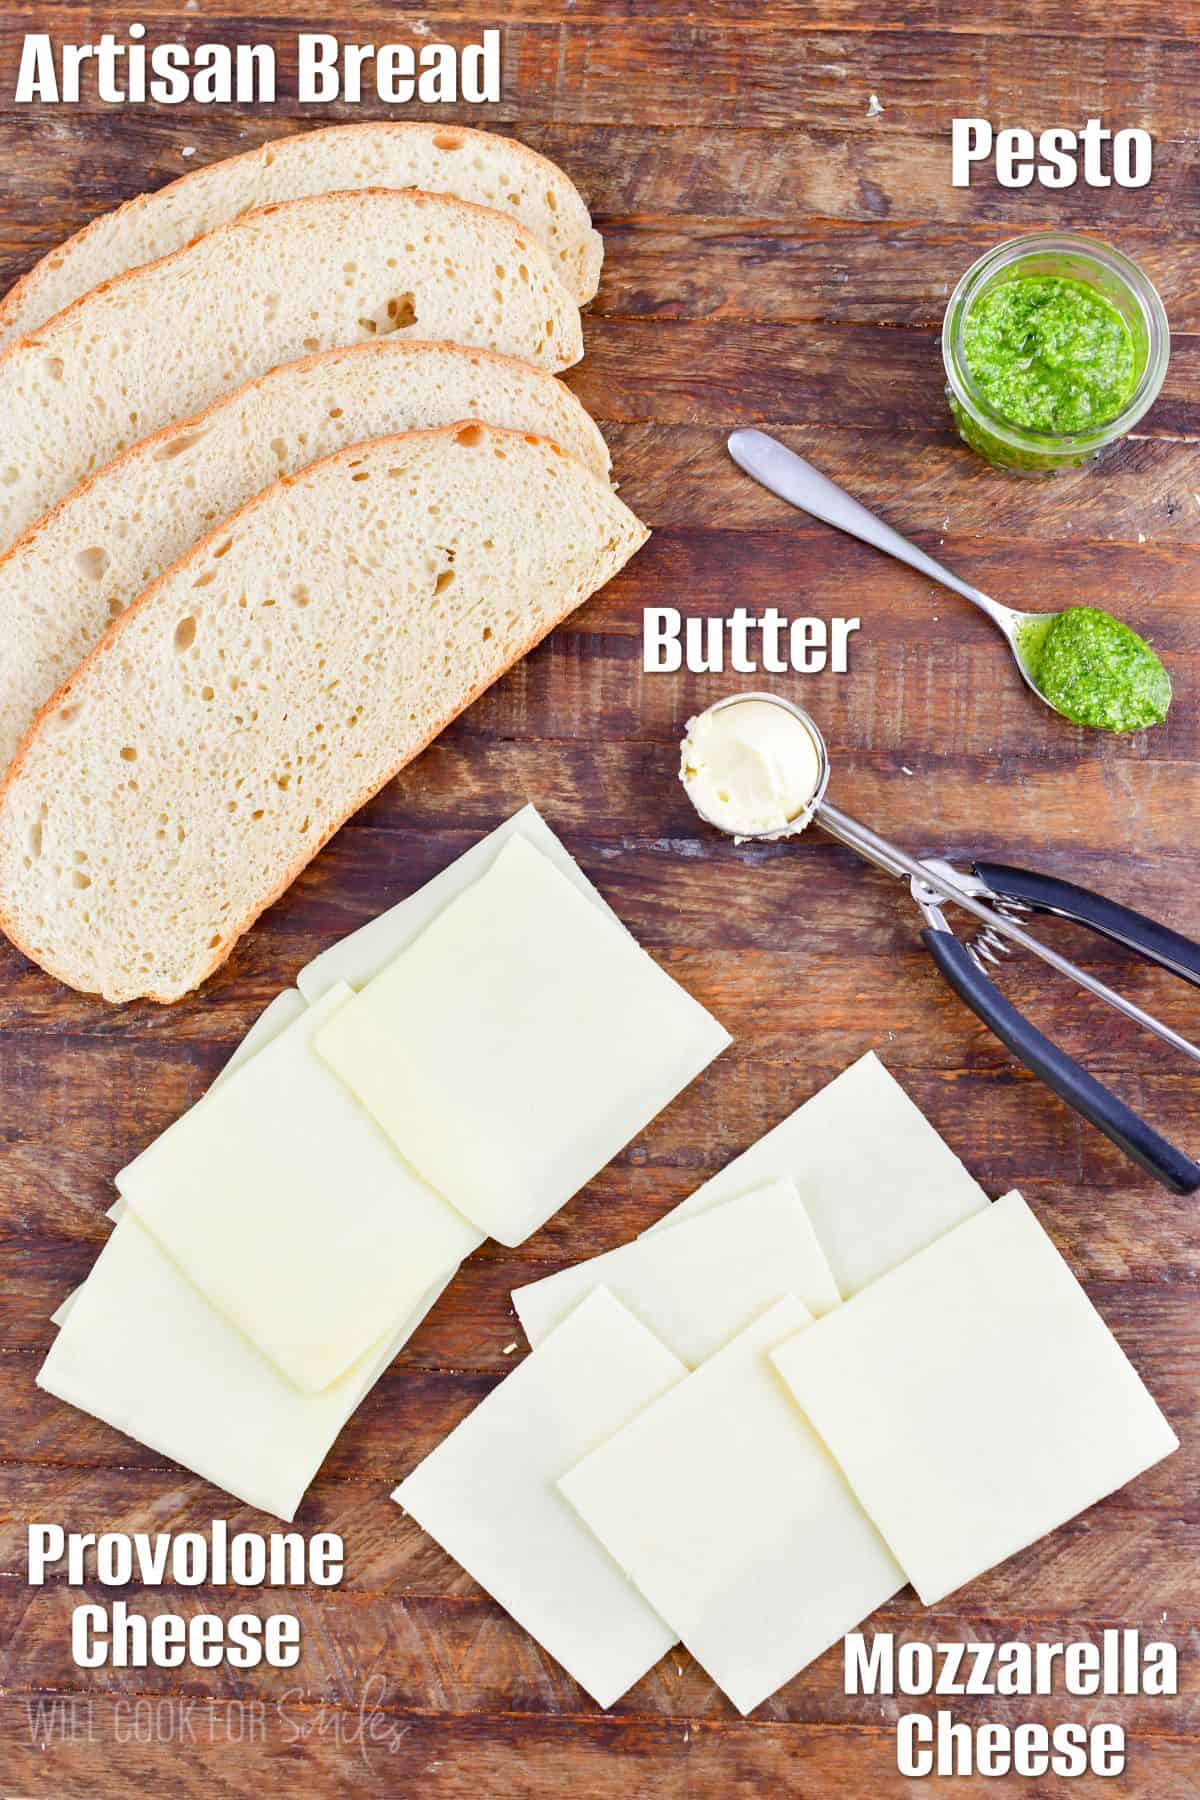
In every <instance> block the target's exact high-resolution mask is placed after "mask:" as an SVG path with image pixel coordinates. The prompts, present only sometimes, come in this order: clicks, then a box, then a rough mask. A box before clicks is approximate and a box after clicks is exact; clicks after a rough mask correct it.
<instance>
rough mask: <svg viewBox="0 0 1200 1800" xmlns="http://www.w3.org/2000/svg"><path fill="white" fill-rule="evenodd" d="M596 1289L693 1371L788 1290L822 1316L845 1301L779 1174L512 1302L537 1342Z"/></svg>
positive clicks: (538, 1284) (519, 1292) (549, 1279)
mask: <svg viewBox="0 0 1200 1800" xmlns="http://www.w3.org/2000/svg"><path fill="white" fill-rule="evenodd" d="M595 1287H606V1288H608V1289H609V1290H610V1291H611V1292H612V1293H614V1294H615V1295H616V1296H617V1299H618V1300H620V1301H621V1302H622V1304H623V1305H625V1306H627V1307H628V1308H629V1310H630V1312H631V1313H633V1314H634V1316H635V1317H636V1318H639V1319H640V1320H641V1321H642V1324H643V1325H648V1326H649V1327H650V1330H651V1331H652V1332H653V1333H654V1335H655V1336H656V1337H657V1338H660V1339H661V1341H662V1342H663V1343H664V1344H666V1346H667V1348H668V1349H669V1350H673V1351H674V1352H675V1354H676V1356H678V1357H679V1359H680V1361H681V1362H685V1363H686V1364H687V1365H688V1367H689V1368H690V1369H694V1368H695V1367H696V1365H697V1363H701V1362H703V1361H704V1359H705V1358H706V1357H708V1356H711V1355H712V1354H713V1352H714V1351H716V1350H719V1349H720V1348H721V1346H722V1344H726V1343H728V1342H729V1340H730V1338H732V1337H736V1335H737V1334H738V1332H739V1331H742V1330H744V1329H745V1327H746V1326H747V1325H749V1324H751V1323H752V1322H753V1321H754V1320H755V1319H756V1318H758V1317H759V1316H760V1314H762V1313H763V1312H765V1311H766V1309H767V1308H768V1307H769V1306H770V1305H772V1304H773V1302H774V1301H776V1300H780V1299H782V1297H783V1296H784V1295H785V1294H788V1293H791V1294H795V1295H796V1296H797V1297H798V1298H799V1299H800V1300H802V1301H803V1303H804V1305H805V1306H806V1307H807V1308H808V1310H809V1312H811V1313H812V1314H813V1315H814V1316H817V1315H819V1314H821V1313H824V1312H828V1311H829V1309H830V1308H831V1307H833V1306H837V1305H838V1291H837V1288H836V1286H835V1285H834V1280H833V1276H832V1275H831V1274H830V1271H829V1264H828V1263H827V1262H826V1261H825V1258H824V1255H823V1254H822V1252H821V1247H820V1245H819V1244H818V1243H817V1240H816V1238H815V1236H814V1235H813V1228H812V1225H811V1224H810V1223H809V1220H808V1216H807V1214H806V1213H805V1211H804V1208H803V1206H801V1204H800V1198H799V1195H798V1194H797V1193H796V1188H795V1184H794V1182H791V1181H773V1182H770V1183H769V1184H768V1185H767V1186H766V1187H762V1188H756V1189H755V1190H754V1191H753V1192H751V1193H749V1194H743V1195H742V1196H741V1197H740V1198H739V1199H737V1200H727V1201H725V1202H724V1203H723V1204H722V1205H721V1206H714V1207H712V1208H711V1209H710V1210H709V1211H708V1212H705V1213H701V1214H699V1215H698V1216H697V1217H696V1218H694V1219H689V1220H688V1221H687V1222H686V1223H685V1224H682V1225H680V1226H678V1227H677V1228H676V1229H675V1230H673V1231H669V1232H668V1231H660V1232H655V1233H652V1234H650V1235H647V1236H644V1237H640V1238H635V1239H634V1241H633V1243H631V1244H624V1245H622V1246H621V1248H620V1249H619V1250H609V1251H608V1252H607V1253H606V1254H605V1255H603V1256H593V1257H590V1258H589V1259H588V1261H587V1262H581V1263H576V1264H575V1265H574V1267H573V1268H569V1269H561V1270H560V1271H559V1272H558V1274H557V1275H547V1276H546V1277H545V1279H544V1280H542V1281H534V1282H531V1283H530V1284H529V1286H528V1287H520V1288H517V1289H516V1291H515V1292H514V1294H513V1297H512V1298H513V1305H514V1306H515V1307H516V1309H517V1317H518V1318H519V1319H520V1321H521V1325H522V1328H523V1330H524V1332H525V1335H526V1337H527V1338H528V1339H529V1341H530V1343H531V1344H540V1343H541V1341H542V1339H543V1338H544V1337H546V1336H547V1334H548V1333H549V1332H551V1331H553V1329H554V1327H555V1326H556V1325H558V1324H560V1323H561V1321H562V1320H563V1319H565V1318H566V1316H567V1314H568V1313H569V1312H570V1311H571V1310H572V1308H573V1307H575V1306H577V1305H578V1304H579V1302H580V1300H581V1299H583V1297H584V1295H586V1294H589V1293H590V1292H591V1290H592V1289H593V1288H595Z"/></svg>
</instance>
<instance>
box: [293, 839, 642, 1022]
mask: <svg viewBox="0 0 1200 1800" xmlns="http://www.w3.org/2000/svg"><path fill="white" fill-rule="evenodd" d="M511 837H521V838H524V840H525V841H526V843H529V844H532V846H533V848H534V849H535V850H540V851H541V852H542V854H543V856H548V857H549V859H550V861H551V862H552V863H553V864H554V866H555V867H556V868H557V869H560V870H561V871H562V873H563V874H564V875H565V876H566V878H567V880H568V881H570V882H571V883H572V884H573V885H574V886H575V887H576V888H578V890H579V892H580V893H581V894H583V895H584V897H585V898H586V899H588V900H590V901H591V903H592V905H593V906H594V907H595V908H596V910H597V911H598V912H599V913H600V914H601V915H602V916H603V917H604V918H607V919H609V920H610V921H611V922H612V924H613V925H615V926H616V927H617V929H618V930H620V931H624V930H625V927H624V925H622V924H621V921H620V920H619V919H618V917H617V915H616V913H615V912H613V910H612V908H611V907H610V906H609V904H608V902H607V900H605V899H604V898H603V897H602V895H601V894H600V893H599V892H598V891H597V889H596V888H594V887H593V886H592V884H591V882H590V881H589V880H588V878H587V876H586V875H585V874H584V872H583V870H582V869H581V868H580V867H579V864H578V863H577V862H576V861H575V859H574V857H573V856H571V855H570V853H569V852H568V851H567V850H566V849H565V847H564V846H563V844H562V842H561V840H560V839H559V838H557V837H556V836H555V834H554V832H552V831H551V829H550V827H549V826H548V825H547V824H546V821H545V820H544V819H543V818H542V815H541V814H540V813H539V812H538V810H537V808H536V806H532V805H527V806H523V807H522V808H521V810H520V812H516V813H514V814H513V815H512V817H511V818H510V819H505V821H504V823H503V825H498V826H497V827H496V829H495V831H490V832H489V833H488V835H487V836H486V837H485V838H480V840H479V842H478V843H477V844H472V845H471V848H470V849H469V850H464V852H463V854H462V855H461V856H459V857H456V858H455V860H454V861H453V862H452V863H451V864H450V865H449V867H448V868H445V869H442V870H441V871H440V873H439V874H437V875H434V876H433V877H432V879H431V880H429V881H427V882H426V883H425V885H424V887H421V888H418V889H417V891H416V893H414V894H410V895H409V896H408V898H407V899H405V900H401V901H400V902H399V903H398V904H397V905H396V906H391V907H389V908H388V910H387V911H386V912H383V913H380V914H379V917H378V918H376V919H371V920H369V921H368V922H367V924H365V925H361V926H360V927H359V928H358V930H357V931H351V932H349V933H348V934H347V936H345V937H344V938H341V939H340V940H339V941H338V942H337V943H336V944H331V945H330V947H329V949H328V950H322V952H321V954H320V955H319V956H314V957H313V959H312V961H311V962H310V963H308V964H306V965H305V967H304V968H303V969H301V971H300V973H299V975H297V977H296V986H297V987H298V988H299V990H300V992H301V994H302V995H303V996H304V998H305V999H306V1000H308V1001H309V1002H310V1003H311V1002H312V1001H314V1000H319V999H320V998H321V996H322V994H326V993H328V992H329V989H330V988H331V987H333V986H335V984H336V983H337V982H339V981H344V982H346V984H347V985H348V986H349V987H352V988H361V987H365V986H366V984H367V982H368V981H370V980H371V979H372V978H373V977H374V976H376V975H378V974H379V973H380V971H381V970H383V969H386V968H387V966H388V964H389V963H390V962H393V961H394V960H395V958H396V957H397V956H399V954H400V952H401V951H402V950H406V949H407V948H408V946H409V944H411V943H412V941H413V939H414V938H416V937H419V936H420V934H421V932H423V931H424V929H425V927H426V926H427V925H430V924H432V922H433V920H434V919H436V917H437V915H438V914H439V913H440V912H442V911H443V910H444V908H445V907H447V906H448V905H449V904H450V902H451V900H454V899H456V898H457V896H458V895H459V894H461V893H462V892H463V891H464V889H466V888H469V887H470V886H471V883H472V882H474V881H478V880H479V877H480V876H481V875H483V874H485V873H486V872H487V870H488V869H490V868H491V866H492V864H493V863H494V862H495V860H496V858H497V856H498V855H499V854H500V851H501V850H502V849H503V848H504V846H505V844H506V843H507V842H508V840H509V839H510V838H511Z"/></svg>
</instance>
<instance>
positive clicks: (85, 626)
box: [0, 338, 610, 771]
mask: <svg viewBox="0 0 1200 1800" xmlns="http://www.w3.org/2000/svg"><path fill="white" fill-rule="evenodd" d="M462 419H482V420H486V421H487V422H488V423H490V424H492V425H505V426H509V427H511V428H512V429H513V430H516V431H532V432H536V433H537V434H538V435H539V436H541V437H548V438H553V440H554V441H555V443H557V444H559V445H560V446H561V447H562V448H563V449H564V450H566V451H568V452H569V453H570V454H571V455H572V456H575V457H577V458H578V460H579V461H580V462H581V463H583V464H584V466H585V467H586V468H589V469H591V471H592V473H593V474H594V475H597V476H598V477H599V478H600V479H601V480H605V481H606V480H607V479H608V472H609V466H610V465H609V456H608V450H607V448H606V447H605V443H604V439H603V438H602V437H601V435H600V433H599V431H598V430H597V429H596V427H595V425H593V423H592V421H591V419H590V418H589V417H588V415H587V413H586V412H585V411H584V409H583V407H582V406H581V405H580V404H579V402H578V400H576V399H575V397H574V395H573V394H572V393H571V392H570V390H569V389H568V388H565V387H564V386H563V384H562V382H561V381H558V380H556V378H555V377H554V376H553V375H549V374H547V373H546V372H545V370H543V369H534V368H531V367H530V366H529V364H528V363H523V362H517V361H516V360H515V359H514V358H513V357H508V356H497V355H495V354H494V353H493V352H491V351H488V350H464V349H463V348H461V347H460V346H459V345H457V344H414V343H405V342H401V341H400V340H399V339H397V338H384V339H383V340H382V342H376V343H372V344H358V345H356V346H355V347H354V348H352V349H348V350H329V351H326V352H324V353H323V354H321V355H318V356H309V357H305V358H304V359H303V360H302V361H300V362H294V363H284V364H282V365H281V367H279V368H278V369H273V370H272V371H271V372H270V373H269V374H267V375H263V376H260V377H259V379H258V380H257V381H253V382H249V383H247V384H246V385H245V386H244V387H240V388H237V389H235V390H234V392H233V393H232V394H229V395H226V396H225V397H223V398H222V399H220V400H218V401H216V402H215V403H214V404H213V405H212V406H211V407H209V408H208V410H207V411H206V412H203V413H198V414H196V415H195V417H193V418H191V419H186V420H183V421H182V422H180V423H178V424H175V425H170V426H168V427H167V428H166V429H165V430H163V431H160V432H158V433H156V434H155V435H154V436H153V437H149V438H143V439H142V441H141V442H140V443H138V444H135V445H134V446H133V448H132V449H130V450H126V451H125V452H124V453H123V454H122V455H121V456H118V457H117V458H116V459H115V460H114V461H113V462H110V463H107V464H106V465H105V466H104V468H103V469H101V470H99V471H98V472H97V473H96V474H95V475H93V476H92V477H91V478H90V480H88V481H85V482H84V484H83V486H82V487H78V488H76V489H75V490H74V492H73V493H71V494H68V496H67V497H66V499H65V500H62V501H60V502H59V504H58V505H57V506H56V507H54V508H53V510H52V511H51V512H49V513H47V514H46V516H45V517H44V518H42V519H40V520H39V521H38V522H37V523H36V524H35V525H33V526H31V527H30V529H29V530H28V531H27V532H26V533H25V534H24V535H23V536H22V537H20V538H19V539H18V540H17V542H16V543H15V544H14V545H13V547H12V549H11V550H10V551H9V552H8V554H7V556H4V557H0V771H2V770H3V768H4V766H5V765H7V763H8V762H9V760H10V758H11V757H12V755H13V752H14V751H15V750H16V748H17V745H18V744H19V743H20V741H21V739H22V738H23V737H24V735H25V733H26V732H27V731H28V729H29V727H30V725H31V724H32V722H33V717H34V714H35V713H36V712H37V711H38V709H39V707H41V706H42V705H44V703H45V702H46V701H47V700H48V699H49V697H50V695H51V694H52V693H53V692H54V690H55V689H56V688H57V687H59V686H61V684H62V683H63V682H64V681H65V680H66V679H67V677H68V675H70V674H71V672H72V670H73V669H75V668H76V666H77V665H78V664H79V663H80V662H82V660H83V658H84V657H85V656H86V655H87V653H88V651H89V650H90V649H91V648H92V646H93V645H94V644H95V643H96V642H97V640H98V639H99V638H100V637H101V636H102V634H103V633H104V631H105V630H106V629H107V627H108V625H109V624H110V622H111V621H112V620H113V619H114V618H116V617H117V616H118V614H120V613H121V612H123V611H124V610H125V608H126V607H127V606H128V605H129V603H130V601H131V600H134V599H136V597H137V596H138V594H140V593H141V591H142V589H143V588H145V587H147V586H149V584H150V582H151V581H153V580H154V578H155V577H156V576H157V575H160V574H161V573H162V571H163V570H164V569H165V568H167V566H168V565H169V564H170V563H173V562H174V561H175V559H176V557H179V556H182V555H183V553H184V551H185V550H188V549H190V548H191V546H192V545H193V544H194V543H195V541H196V539H197V538H199V537H202V536H203V535H204V533H205V532H206V531H208V530H209V529H210V527H211V526H213V525H214V524H216V523H217V522H218V521H219V520H221V519H224V518H227V517H228V515H229V514H230V513H232V512H236V511H237V509H238V508H239V507H240V506H244V505H245V503H246V501H247V500H250V499H253V497H254V495H255V494H257V493H260V492H261V491H262V489H263V488H265V487H268V486H269V485H270V484H271V482H272V481H274V480H276V479H277V478H278V477H279V476H280V475H291V474H294V473H295V471H296V470H297V469H302V468H303V467H304V466H305V464H306V463H310V462H315V461H316V460H317V459H318V458H319V457H322V456H328V455H329V454H330V452H331V451H334V450H336V449H338V448H339V447H340V446H342V445H344V444H353V443H358V442H359V441H360V440H361V439H363V438H373V437H384V436H387V435H389V434H391V433H394V432H398V431H411V430H413V429H415V428H418V427H421V426H430V425H450V424H453V423H455V422H456V421H458V420H462Z"/></svg>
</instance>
